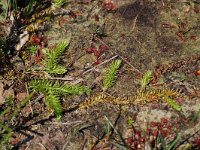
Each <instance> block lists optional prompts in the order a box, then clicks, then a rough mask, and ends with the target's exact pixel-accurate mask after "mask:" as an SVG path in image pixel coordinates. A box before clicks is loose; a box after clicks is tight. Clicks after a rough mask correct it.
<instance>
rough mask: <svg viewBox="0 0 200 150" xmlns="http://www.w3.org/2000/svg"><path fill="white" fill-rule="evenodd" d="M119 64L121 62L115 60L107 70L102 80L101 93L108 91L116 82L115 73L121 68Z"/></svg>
mask: <svg viewBox="0 0 200 150" xmlns="http://www.w3.org/2000/svg"><path fill="white" fill-rule="evenodd" d="M121 63H122V61H121V60H119V59H117V60H115V61H114V62H113V63H112V64H111V65H110V66H109V68H108V69H107V71H106V73H105V76H104V80H103V91H106V90H108V89H109V88H111V87H112V86H113V85H114V83H115V81H116V75H117V71H118V69H119V67H120V66H121Z"/></svg>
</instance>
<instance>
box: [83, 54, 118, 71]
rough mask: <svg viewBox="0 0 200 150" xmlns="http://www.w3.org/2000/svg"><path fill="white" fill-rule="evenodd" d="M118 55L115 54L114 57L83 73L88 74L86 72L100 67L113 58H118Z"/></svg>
mask: <svg viewBox="0 0 200 150" xmlns="http://www.w3.org/2000/svg"><path fill="white" fill-rule="evenodd" d="M117 57H118V55H115V56H113V57H111V58H109V59H107V60H105V61H104V62H102V63H100V64H99V65H97V66H94V67H92V68H90V69H89V70H87V71H85V72H83V74H86V73H88V72H90V71H92V70H94V69H95V68H98V67H99V66H102V65H103V64H105V63H108V62H110V61H111V60H113V59H115V58H117Z"/></svg>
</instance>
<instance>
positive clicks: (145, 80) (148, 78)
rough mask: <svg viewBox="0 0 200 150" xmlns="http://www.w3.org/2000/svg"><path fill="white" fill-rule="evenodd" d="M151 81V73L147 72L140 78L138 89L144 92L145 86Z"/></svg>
mask: <svg viewBox="0 0 200 150" xmlns="http://www.w3.org/2000/svg"><path fill="white" fill-rule="evenodd" d="M151 79H152V71H151V70H148V71H147V72H146V73H145V74H144V75H143V77H142V79H141V80H140V86H141V87H140V89H141V90H144V89H145V87H146V86H147V84H149V82H150V81H151Z"/></svg>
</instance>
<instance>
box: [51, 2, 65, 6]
mask: <svg viewBox="0 0 200 150" xmlns="http://www.w3.org/2000/svg"><path fill="white" fill-rule="evenodd" d="M65 3H66V0H53V1H52V4H53V5H55V6H57V7H61V6H63V5H64V4H65Z"/></svg>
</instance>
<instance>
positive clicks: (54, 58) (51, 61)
mask: <svg viewBox="0 0 200 150" xmlns="http://www.w3.org/2000/svg"><path fill="white" fill-rule="evenodd" d="M70 39H71V36H69V37H68V38H67V39H65V40H64V41H62V42H59V43H58V44H57V46H56V48H55V49H54V50H52V49H45V50H46V52H45V56H44V60H43V65H44V69H43V70H44V71H46V72H47V73H49V74H64V73H66V72H67V69H66V68H65V67H63V66H61V65H59V60H60V56H62V55H63V53H64V52H65V50H66V48H67V47H68V45H69V43H70Z"/></svg>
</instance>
